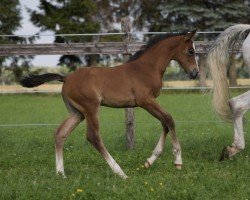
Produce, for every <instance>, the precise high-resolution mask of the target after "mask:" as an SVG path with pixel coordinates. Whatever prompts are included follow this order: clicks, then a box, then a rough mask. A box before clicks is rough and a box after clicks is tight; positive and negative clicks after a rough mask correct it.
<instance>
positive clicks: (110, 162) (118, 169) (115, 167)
mask: <svg viewBox="0 0 250 200" xmlns="http://www.w3.org/2000/svg"><path fill="white" fill-rule="evenodd" d="M104 158H105V160H106V162H107V163H108V165H109V166H110V168H111V169H112V171H113V172H114V173H115V174H118V175H119V176H120V177H122V178H124V179H126V178H128V177H127V175H126V174H125V173H124V172H123V171H122V169H121V167H120V166H119V165H118V164H117V162H116V161H115V160H114V158H113V157H112V156H111V155H110V154H109V153H108V152H106V156H104Z"/></svg>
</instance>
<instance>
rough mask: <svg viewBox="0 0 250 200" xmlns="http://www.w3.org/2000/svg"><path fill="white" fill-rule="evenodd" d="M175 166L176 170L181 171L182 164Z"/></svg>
mask: <svg viewBox="0 0 250 200" xmlns="http://www.w3.org/2000/svg"><path fill="white" fill-rule="evenodd" d="M174 165H175V168H176V169H178V170H181V168H182V164H174Z"/></svg>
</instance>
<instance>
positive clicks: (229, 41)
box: [206, 24, 250, 121]
mask: <svg viewBox="0 0 250 200" xmlns="http://www.w3.org/2000/svg"><path fill="white" fill-rule="evenodd" d="M249 31H250V25H247V24H238V25H234V26H231V27H229V28H227V29H226V30H224V31H223V32H222V33H221V34H220V35H219V36H218V38H217V39H216V40H215V42H214V43H213V44H212V46H211V48H210V50H209V52H208V54H207V59H206V63H207V66H208V67H209V68H210V71H211V76H212V80H213V106H214V109H215V111H216V112H217V113H218V115H219V116H220V117H221V118H222V119H224V120H226V121H231V120H232V113H231V110H230V106H229V88H228V81H227V68H228V65H229V56H230V52H229V51H230V50H232V49H233V46H234V44H235V42H236V41H237V40H238V39H245V38H246V37H247V35H248V32H249Z"/></svg>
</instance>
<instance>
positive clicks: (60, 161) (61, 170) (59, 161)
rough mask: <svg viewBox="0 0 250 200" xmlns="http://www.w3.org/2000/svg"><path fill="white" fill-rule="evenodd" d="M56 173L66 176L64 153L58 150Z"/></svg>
mask: <svg viewBox="0 0 250 200" xmlns="http://www.w3.org/2000/svg"><path fill="white" fill-rule="evenodd" d="M56 173H57V174H62V175H63V176H65V173H64V167H63V157H62V154H61V153H60V152H58V151H56Z"/></svg>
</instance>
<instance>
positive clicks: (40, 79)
mask: <svg viewBox="0 0 250 200" xmlns="http://www.w3.org/2000/svg"><path fill="white" fill-rule="evenodd" d="M64 79H65V77H64V76H62V75H60V74H53V73H47V74H42V75H35V74H32V73H30V74H29V75H28V76H26V77H23V78H22V79H21V80H20V83H21V85H22V86H23V87H28V88H31V87H37V86H39V85H42V84H43V83H46V82H49V81H61V82H64V81H65V80H64Z"/></svg>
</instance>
